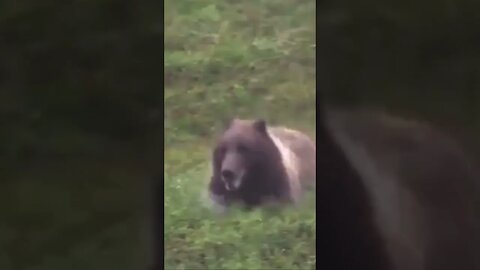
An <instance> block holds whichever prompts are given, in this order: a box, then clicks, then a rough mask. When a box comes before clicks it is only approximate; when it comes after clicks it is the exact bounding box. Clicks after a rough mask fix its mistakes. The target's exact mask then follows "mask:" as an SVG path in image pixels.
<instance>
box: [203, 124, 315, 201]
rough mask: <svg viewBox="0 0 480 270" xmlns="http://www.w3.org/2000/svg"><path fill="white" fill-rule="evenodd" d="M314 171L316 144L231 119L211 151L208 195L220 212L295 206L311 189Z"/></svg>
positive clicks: (276, 129)
mask: <svg viewBox="0 0 480 270" xmlns="http://www.w3.org/2000/svg"><path fill="white" fill-rule="evenodd" d="M315 169H316V167H315V143H314V142H313V141H312V140H311V139H310V138H309V137H308V136H307V135H305V134H303V133H301V132H299V131H296V130H292V129H287V128H284V127H269V126H267V123H266V122H265V121H264V120H242V119H233V120H232V121H230V123H229V125H228V127H227V129H226V130H225V132H224V133H223V134H222V136H221V137H220V139H219V140H218V142H217V145H216V147H215V149H214V151H213V174H212V177H211V181H210V184H209V193H210V197H211V198H212V199H213V200H214V201H215V202H217V203H219V204H221V205H223V206H228V205H231V204H232V203H239V204H242V205H244V206H246V207H247V208H252V207H255V206H259V205H261V204H263V203H265V202H267V201H274V202H280V203H288V202H292V203H295V202H297V201H298V200H299V198H300V197H301V195H302V193H303V192H304V190H305V189H306V188H308V187H312V186H314V182H315Z"/></svg>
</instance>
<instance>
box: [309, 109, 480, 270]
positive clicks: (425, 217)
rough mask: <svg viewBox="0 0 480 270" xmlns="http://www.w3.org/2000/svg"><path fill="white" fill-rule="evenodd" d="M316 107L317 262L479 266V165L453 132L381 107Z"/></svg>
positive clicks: (432, 269) (416, 269) (414, 268)
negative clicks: (397, 115)
mask: <svg viewBox="0 0 480 270" xmlns="http://www.w3.org/2000/svg"><path fill="white" fill-rule="evenodd" d="M317 117H319V121H318V123H317V139H316V142H317V147H318V149H317V178H318V179H319V181H318V183H317V187H316V190H317V194H316V200H317V235H318V239H317V267H318V269H369V270H380V269H382V270H385V269H395V270H407V269H408V270H453V269H462V270H470V269H471V270H473V269H480V265H479V259H478V257H480V256H479V255H480V249H479V229H480V226H479V225H480V223H479V213H480V212H479V208H478V207H479V205H480V204H479V200H478V198H479V194H480V193H479V192H478V191H479V189H478V182H477V181H478V175H477V172H476V171H475V169H474V166H473V165H472V163H471V161H470V160H469V159H468V158H467V157H466V154H465V153H464V152H463V151H462V150H461V148H460V147H459V146H458V145H457V143H456V142H454V141H453V140H451V139H450V138H448V137H447V136H445V135H444V134H441V133H440V132H438V131H437V130H435V129H433V128H432V127H430V126H428V125H425V124H420V123H417V122H413V121H407V120H403V119H399V118H395V117H392V116H388V115H385V114H374V113H368V112H362V111H360V112H359V111H357V112H345V111H343V112H342V111H333V110H322V109H320V108H318V109H317Z"/></svg>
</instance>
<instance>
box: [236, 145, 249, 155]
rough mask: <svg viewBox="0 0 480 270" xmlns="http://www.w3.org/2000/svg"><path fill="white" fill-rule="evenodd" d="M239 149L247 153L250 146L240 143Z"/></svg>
mask: <svg viewBox="0 0 480 270" xmlns="http://www.w3.org/2000/svg"><path fill="white" fill-rule="evenodd" d="M237 150H238V152H240V153H246V152H248V147H246V146H245V145H243V144H239V145H238V146H237Z"/></svg>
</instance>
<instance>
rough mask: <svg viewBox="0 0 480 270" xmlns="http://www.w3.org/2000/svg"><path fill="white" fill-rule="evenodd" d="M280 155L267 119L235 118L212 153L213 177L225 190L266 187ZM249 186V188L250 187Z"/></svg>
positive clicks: (233, 191) (260, 188)
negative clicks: (270, 172) (269, 131)
mask: <svg viewBox="0 0 480 270" xmlns="http://www.w3.org/2000/svg"><path fill="white" fill-rule="evenodd" d="M279 162H280V163H281V161H280V155H279V153H278V150H277V149H276V147H275V144H274V143H273V141H272V139H271V138H270V136H269V133H268V130H267V124H266V122H265V121H264V120H240V119H233V120H232V121H230V123H229V125H228V127H227V128H226V130H225V131H224V133H223V134H222V136H221V137H220V139H219V141H218V143H217V145H216V147H215V149H214V153H213V166H214V168H213V169H214V176H213V177H214V178H217V179H216V180H217V184H218V185H221V186H222V189H224V191H225V192H226V193H228V192H231V193H235V192H238V191H241V190H245V189H251V188H252V187H255V190H257V191H259V190H262V188H267V187H266V185H267V183H266V182H265V181H264V180H265V179H268V178H269V177H268V175H267V174H268V173H269V171H271V170H272V169H275V170H278V169H277V168H273V167H275V164H278V163H279ZM249 187H250V188H249Z"/></svg>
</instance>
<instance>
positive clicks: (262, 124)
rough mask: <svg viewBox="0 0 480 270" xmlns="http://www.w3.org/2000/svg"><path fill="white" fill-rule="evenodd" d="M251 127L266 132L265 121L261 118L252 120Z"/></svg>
mask: <svg viewBox="0 0 480 270" xmlns="http://www.w3.org/2000/svg"><path fill="white" fill-rule="evenodd" d="M253 127H254V128H255V130H257V131H258V132H260V133H264V134H265V133H267V122H266V121H265V120H263V119H258V120H256V121H255V122H253Z"/></svg>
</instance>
